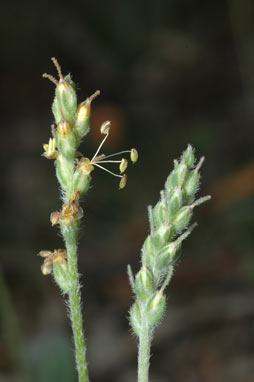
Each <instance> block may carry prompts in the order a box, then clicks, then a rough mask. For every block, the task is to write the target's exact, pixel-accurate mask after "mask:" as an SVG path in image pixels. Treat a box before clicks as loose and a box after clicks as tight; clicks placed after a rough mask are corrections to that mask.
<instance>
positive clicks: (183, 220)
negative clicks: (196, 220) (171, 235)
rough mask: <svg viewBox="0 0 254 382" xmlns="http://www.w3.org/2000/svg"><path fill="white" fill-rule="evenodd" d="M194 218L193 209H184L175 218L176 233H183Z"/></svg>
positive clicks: (187, 207) (186, 207)
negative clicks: (192, 217)
mask: <svg viewBox="0 0 254 382" xmlns="http://www.w3.org/2000/svg"><path fill="white" fill-rule="evenodd" d="M191 216H192V208H190V207H189V206H185V207H182V208H181V209H180V210H179V211H178V212H177V213H176V215H175V216H174V219H173V225H174V229H175V232H176V233H179V232H181V231H182V230H183V229H184V228H186V227H187V225H188V224H189V222H190V219H191Z"/></svg>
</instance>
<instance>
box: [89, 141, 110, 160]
mask: <svg viewBox="0 0 254 382" xmlns="http://www.w3.org/2000/svg"><path fill="white" fill-rule="evenodd" d="M107 138H108V134H107V135H106V136H105V137H104V138H103V140H102V141H101V144H100V146H99V147H98V149H97V151H96V153H95V154H94V156H93V158H92V159H91V163H92V162H93V160H94V159H95V158H96V157H97V155H98V153H99V151H100V149H101V148H102V146H103V143H104V142H105V141H106V139H107ZM105 158H107V157H105ZM93 164H95V163H93Z"/></svg>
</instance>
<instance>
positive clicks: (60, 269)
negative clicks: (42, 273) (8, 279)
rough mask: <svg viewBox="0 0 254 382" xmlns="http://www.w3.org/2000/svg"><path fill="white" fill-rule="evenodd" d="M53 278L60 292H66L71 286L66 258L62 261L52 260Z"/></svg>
mask: <svg viewBox="0 0 254 382" xmlns="http://www.w3.org/2000/svg"><path fill="white" fill-rule="evenodd" d="M53 274H54V279H55V281H56V283H57V285H58V286H59V288H60V289H61V291H62V292H64V293H67V292H68V291H69V290H70V287H71V278H70V274H69V270H68V266H67V262H66V260H63V261H62V262H60V263H59V262H57V261H55V260H54V261H53Z"/></svg>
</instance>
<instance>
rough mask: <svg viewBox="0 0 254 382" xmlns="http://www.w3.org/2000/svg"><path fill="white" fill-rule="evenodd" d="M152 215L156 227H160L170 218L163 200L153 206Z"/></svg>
mask: <svg viewBox="0 0 254 382" xmlns="http://www.w3.org/2000/svg"><path fill="white" fill-rule="evenodd" d="M152 215H153V220H154V224H155V226H156V228H159V227H160V226H161V224H162V223H164V222H165V221H167V220H168V213H167V210H166V208H165V206H164V204H163V202H162V201H161V200H159V201H158V202H157V204H156V205H155V207H154V208H153V212H152Z"/></svg>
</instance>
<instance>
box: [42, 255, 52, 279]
mask: <svg viewBox="0 0 254 382" xmlns="http://www.w3.org/2000/svg"><path fill="white" fill-rule="evenodd" d="M52 270H53V262H52V259H51V258H50V259H48V258H46V259H45V260H44V262H43V264H42V266H41V271H42V273H43V275H44V276H46V275H49V274H50V273H51V272H52Z"/></svg>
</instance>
